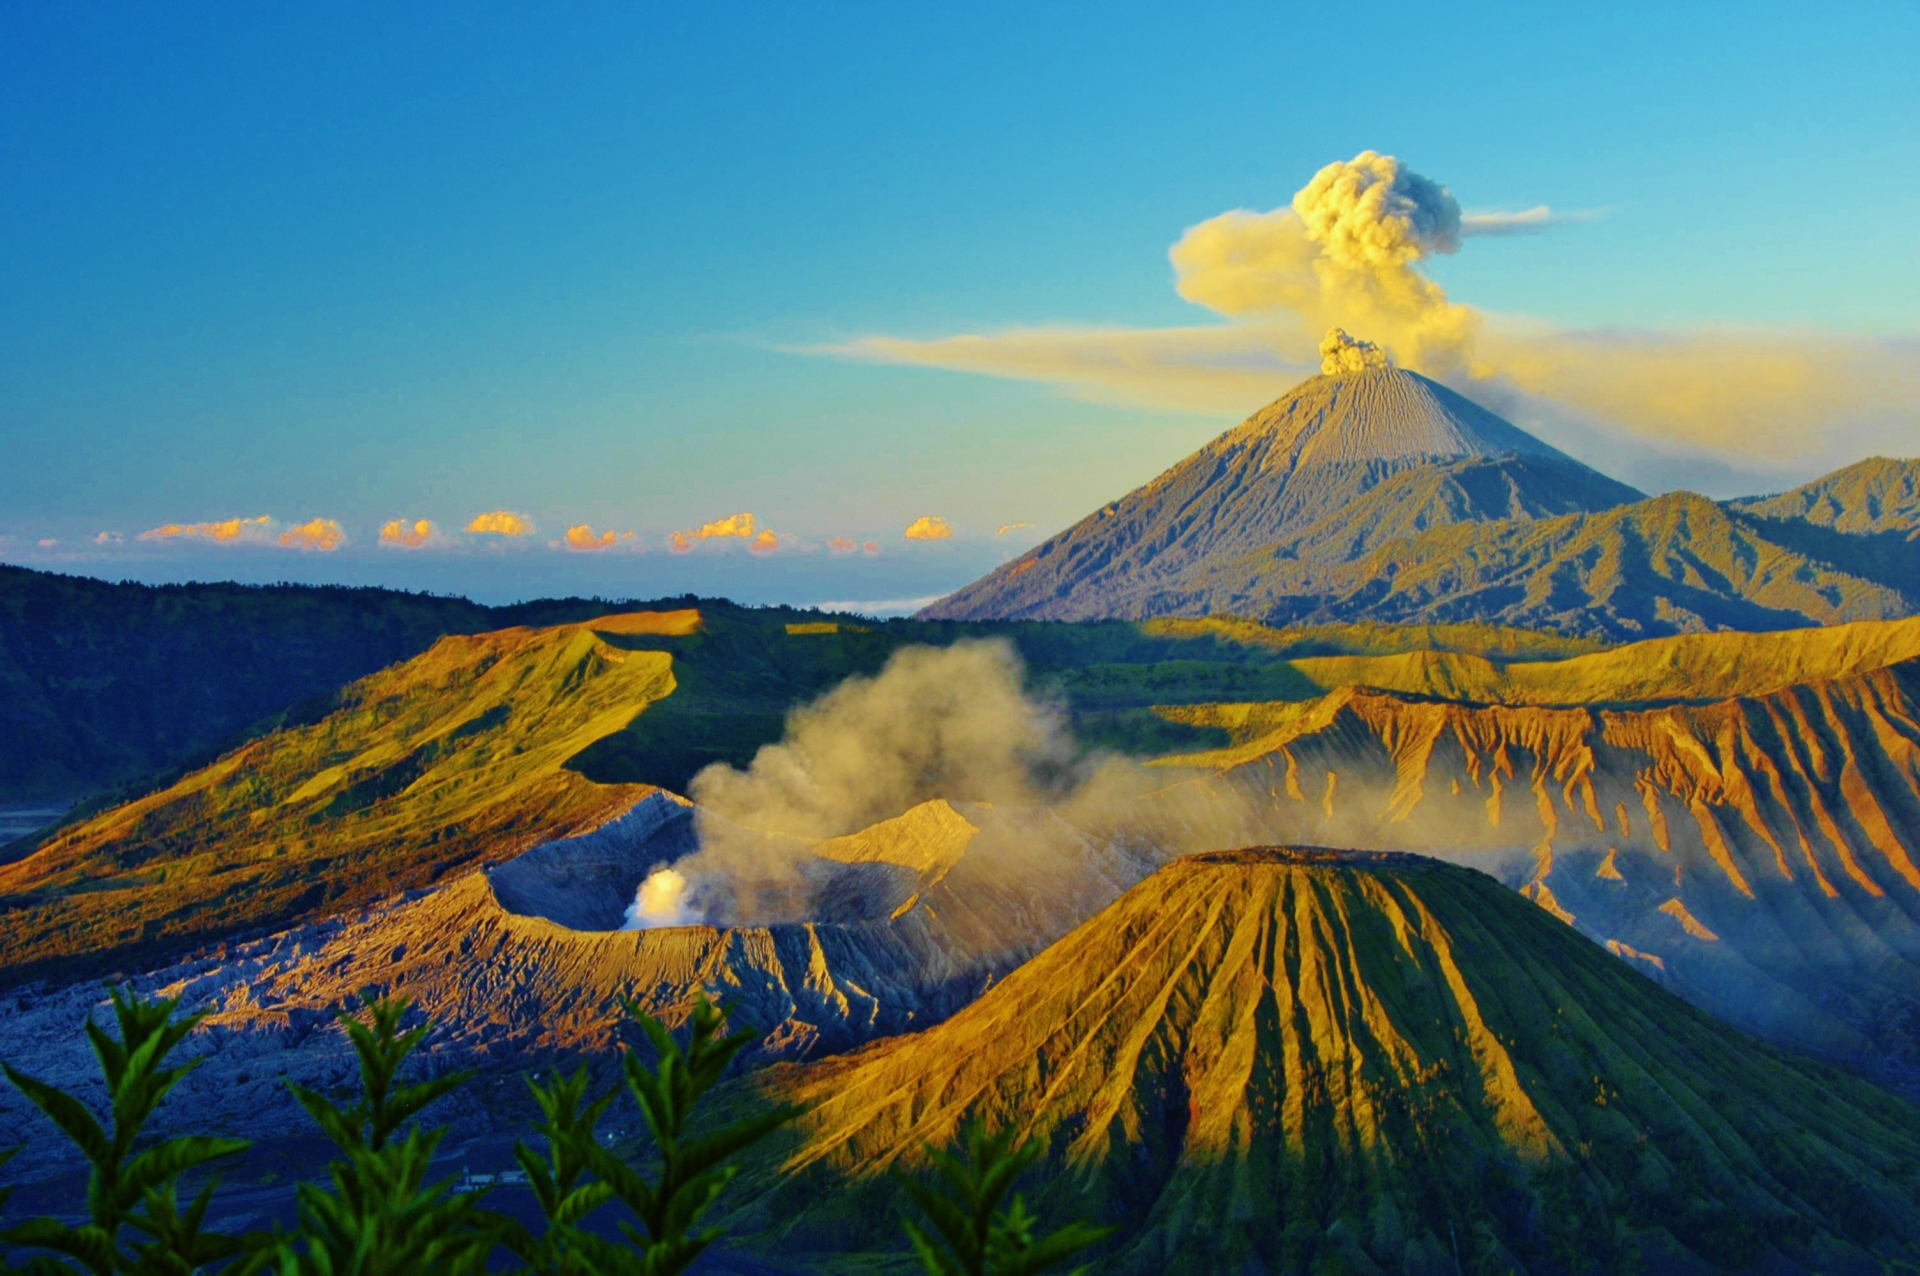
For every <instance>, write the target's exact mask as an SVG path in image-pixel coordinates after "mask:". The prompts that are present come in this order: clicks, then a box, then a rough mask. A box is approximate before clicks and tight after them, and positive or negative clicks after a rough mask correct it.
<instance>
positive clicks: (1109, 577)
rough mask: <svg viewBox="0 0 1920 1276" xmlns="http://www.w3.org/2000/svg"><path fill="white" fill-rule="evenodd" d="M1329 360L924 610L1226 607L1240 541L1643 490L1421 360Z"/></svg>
mask: <svg viewBox="0 0 1920 1276" xmlns="http://www.w3.org/2000/svg"><path fill="white" fill-rule="evenodd" d="M1335 335H1337V336H1338V337H1339V338H1340V339H1341V340H1347V345H1346V346H1344V347H1341V349H1342V350H1351V349H1355V348H1360V347H1364V346H1365V343H1353V342H1351V341H1350V340H1348V339H1346V338H1345V334H1335ZM1328 340H1329V343H1330V344H1332V343H1334V342H1335V336H1329V339H1328ZM1336 353H1338V351H1336ZM1363 365H1364V366H1363ZM1326 366H1327V367H1328V368H1329V369H1330V371H1328V372H1326V373H1323V374H1322V375H1320V376H1317V377H1312V378H1310V379H1308V380H1307V381H1304V382H1302V383H1301V384H1300V385H1298V386H1296V387H1295V388H1294V389H1292V390H1291V391H1289V392H1288V393H1287V394H1285V395H1283V396H1282V397H1281V398H1279V399H1278V400H1276V401H1275V402H1273V403H1272V404H1269V405H1268V406H1267V407H1265V408H1263V409H1262V410H1260V411H1259V412H1256V413H1255V414H1254V415H1253V416H1251V417H1249V418H1248V419H1247V420H1246V421H1245V422H1244V423H1242V424H1241V425H1239V426H1237V427H1236V428H1234V429H1232V430H1230V431H1228V432H1227V433H1225V434H1223V435H1221V436H1220V437H1219V438H1217V439H1215V440H1214V441H1213V442H1212V443H1209V444H1208V445H1207V446H1206V447H1204V448H1202V449H1200V451H1198V452H1196V453H1194V454H1193V455H1192V456H1190V457H1188V458H1187V459H1186V460H1184V461H1181V462H1180V463H1179V464H1178V465H1176V466H1174V467H1173V468H1172V469H1170V470H1168V471H1167V472H1166V473H1165V474H1162V475H1161V476H1160V477H1159V478H1157V479H1155V480H1153V481H1152V482H1151V483H1148V484H1147V485H1146V486H1145V487H1142V488H1138V489H1136V490H1135V491H1133V492H1130V493H1128V494H1127V495H1126V496H1124V497H1122V498H1121V499H1120V500H1118V501H1115V502H1114V503H1113V504H1111V505H1108V506H1106V507H1105V508H1103V509H1101V510H1099V511H1098V512H1096V513H1094V514H1092V515H1090V516H1088V517H1087V518H1084V519H1082V520H1081V521H1080V522H1079V523H1077V524H1075V525H1074V526H1073V527H1071V528H1069V529H1068V530H1066V531H1065V532H1062V533H1061V534H1060V535H1058V536H1056V537H1054V538H1053V539H1052V540H1049V541H1047V542H1046V543H1045V544H1043V545H1041V546H1039V547H1038V548H1036V549H1034V550H1033V551H1031V552H1030V553H1028V554H1025V555H1022V556H1021V557H1020V558H1018V559H1016V560H1014V561H1013V562H1011V563H1008V564H1006V565H1005V566H1003V567H1001V568H999V569H997V570H996V571H994V572H993V573H992V574H990V575H988V576H986V577H984V578H982V579H981V580H979V581H976V582H975V583H973V584H972V585H969V586H967V587H966V588H965V589H962V590H960V591H959V592H958V593H956V594H953V595H951V596H950V597H948V598H945V599H943V600H941V601H940V602H938V603H936V604H934V605H933V606H932V607H930V608H928V609H927V611H926V612H925V613H924V614H925V615H927V616H929V617H937V618H944V619H955V620H985V619H1042V620H1085V619H1093V618H1100V617H1122V618H1132V619H1139V618H1144V617H1150V616H1160V615H1198V614H1204V613H1207V612H1220V611H1231V610H1235V609H1236V607H1235V606H1234V605H1233V604H1234V603H1235V602H1236V599H1234V598H1232V597H1230V596H1229V595H1230V594H1231V593H1232V591H1231V590H1230V589H1223V587H1222V585H1221V583H1220V582H1219V581H1217V580H1215V579H1214V577H1215V575H1216V574H1217V573H1218V572H1219V571H1220V569H1222V568H1223V567H1226V566H1227V565H1229V564H1231V563H1234V562H1235V561H1237V560H1240V559H1243V558H1245V557H1246V556H1248V555H1255V556H1258V557H1260V558H1262V559H1264V560H1266V561H1269V562H1271V561H1275V560H1281V561H1285V562H1289V563H1292V564H1295V565H1297V566H1304V567H1308V568H1314V567H1326V568H1330V567H1333V566H1336V565H1338V564H1341V563H1346V562H1350V561H1352V560H1353V559H1355V558H1358V557H1361V556H1362V555H1364V554H1366V553H1368V552H1369V551H1371V550H1373V549H1375V548H1377V547H1379V546H1381V545H1384V544H1386V543H1388V542H1390V541H1392V540H1395V539H1397V538H1401V537H1406V536H1410V535H1414V534H1416V533H1418V532H1421V531H1424V530H1426V529H1428V528H1432V527H1442V526H1447V525H1450V524H1454V523H1459V522H1473V521H1482V520H1487V519H1503V518H1518V519H1532V518H1542V517H1548V516H1552V515H1557V514H1570V513H1576V512H1581V511H1590V510H1604V509H1610V508H1612V507H1614V506H1617V505H1623V504H1626V503H1628V502H1631V501H1635V500H1638V499H1640V496H1641V493H1639V492H1637V491H1635V490H1634V489H1633V488H1631V487H1628V486H1627V485H1626V484H1624V483H1620V482H1617V481H1615V480H1614V479H1611V478H1608V477H1607V476H1606V475H1604V474H1601V473H1599V472H1598V471H1595V470H1592V469H1589V468H1588V467H1586V466H1584V465H1582V464H1580V463H1579V462H1578V461H1575V460H1574V459H1573V458H1572V457H1569V456H1567V455H1565V454H1564V453H1562V452H1559V451H1557V450H1555V449H1554V448H1552V447H1549V446H1548V445H1547V444H1545V443H1542V442H1541V441H1540V440H1538V439H1536V438H1534V437H1533V436H1532V435H1529V434H1527V433H1526V432H1525V431H1523V430H1521V429H1520V428H1518V427H1517V426H1514V425H1512V424H1511V423H1509V422H1507V421H1505V420H1503V419H1502V418H1500V417H1499V416H1496V415H1495V414H1494V413H1492V412H1489V411H1488V410H1487V409H1485V408H1483V407H1481V406H1480V405H1479V404H1477V403H1474V402H1473V401H1472V400H1470V399H1467V398H1465V397H1464V396H1462V395H1459V394H1456V393H1455V392H1454V391H1452V390H1449V389H1448V388H1447V387H1445V386H1443V385H1440V384H1438V383H1437V382H1434V381H1430V380H1428V379H1427V378H1426V377H1423V376H1421V375H1419V374H1418V373H1415V372H1408V371H1406V370H1404V369H1401V368H1394V367H1389V366H1385V365H1384V364H1382V363H1379V362H1378V361H1369V360H1347V361H1345V364H1344V366H1343V363H1342V361H1341V360H1339V359H1336V358H1335V357H1333V355H1331V354H1330V355H1329V357H1328V359H1327V363H1326ZM1238 601H1240V602H1242V603H1244V599H1242V600H1238ZM1241 610H1245V608H1244V607H1242V608H1241Z"/></svg>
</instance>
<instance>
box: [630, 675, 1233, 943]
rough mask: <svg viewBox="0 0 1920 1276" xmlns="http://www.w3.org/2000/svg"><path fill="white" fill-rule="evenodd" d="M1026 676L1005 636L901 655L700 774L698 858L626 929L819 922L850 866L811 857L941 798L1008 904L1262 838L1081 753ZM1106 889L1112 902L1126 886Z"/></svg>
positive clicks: (1180, 791)
mask: <svg viewBox="0 0 1920 1276" xmlns="http://www.w3.org/2000/svg"><path fill="white" fill-rule="evenodd" d="M1023 676H1024V670H1023V668H1022V665H1021V662H1020V658H1019V656H1018V655H1017V654H1016V653H1015V651H1014V649H1013V648H1012V646H1011V645H1010V644H1008V643H1006V642H1005V641H1004V640H997V639H996V640H985V641H965V642H959V643H956V644H954V645H953V646H950V647H939V648H936V647H908V648H903V649H901V650H900V651H898V652H896V653H894V655H893V657H892V658H891V659H890V660H889V661H888V663H887V665H886V666H885V668H884V669H882V670H881V672H880V673H879V674H878V675H876V676H874V677H871V678H868V677H854V678H850V679H848V680H847V681H846V682H844V683H842V684H840V685H839V686H838V687H836V688H834V689H833V690H831V691H829V692H827V693H826V694H825V695H823V696H821V697H820V698H819V699H818V700H816V701H814V702H812V703H811V704H808V705H805V706H803V707H801V708H799V709H796V710H795V711H793V712H792V713H791V714H790V715H789V717H788V720H787V727H786V733H785V738H783V739H782V740H781V741H780V742H779V743H778V744H772V745H768V746H766V747H764V748H762V749H761V750H760V751H759V753H758V754H757V755H756V756H755V758H754V759H753V761H752V763H751V764H750V765H749V766H748V767H747V768H746V769H745V770H737V769H735V768H733V767H730V766H726V765H724V764H716V765H714V766H710V767H708V768H707V769H705V770H704V771H701V772H700V773H699V774H698V775H696V776H695V777H694V779H693V783H692V785H691V787H690V796H691V797H692V799H693V801H694V804H695V810H696V817H695V818H696V820H697V828H698V832H699V843H700V849H699V850H698V851H696V852H695V853H694V854H692V855H690V856H687V857H685V858H682V859H680V860H678V861H677V862H675V863H673V864H671V865H669V866H665V867H663V868H660V869H657V870H656V871H655V872H654V873H653V874H652V875H651V876H649V877H648V878H647V879H646V880H645V881H644V882H643V883H642V884H641V886H640V889H639V892H638V895H637V897H636V898H635V900H634V904H633V907H632V908H631V909H630V910H629V912H628V922H627V924H628V927H629V928H639V927H652V926H666V925H684V924H686V923H688V922H689V921H693V920H699V921H704V922H706V923H708V924H711V925H721V926H725V925H772V924H777V923H781V922H790V921H800V920H814V919H817V918H818V916H819V914H820V911H821V908H822V906H823V901H822V899H821V897H820V892H821V891H822V889H823V888H824V886H825V884H826V881H827V879H828V878H829V877H831V876H832V875H833V874H834V873H836V872H840V871H843V867H844V866H842V865H837V864H834V863H832V862H830V861H826V860H823V859H821V858H819V857H818V856H817V855H815V853H814V847H815V846H817V845H818V844H819V843H820V842H821V841H823V840H825V839H828V838H835V837H841V836H845V835H847V834H851V833H856V832H859V831H861V830H863V829H868V828H871V827H872V826H874V825H876V824H879V823H880V822H882V821H885V820H889V819H892V818H894V817H896V816H899V815H902V814H903V813H905V812H907V811H909V810H911V809H912V808H914V807H916V806H919V805H920V804H922V803H925V802H929V801H931V800H933V799H937V798H938V799H946V800H948V801H950V802H954V803H958V804H990V806H991V810H990V811H988V810H986V809H985V808H983V807H976V806H967V807H966V809H967V810H969V811H970V812H972V815H971V816H970V817H969V818H972V819H975V820H979V821H981V828H980V833H979V834H978V835H977V836H976V837H975V838H974V839H973V840H972V841H971V842H970V843H969V844H968V846H967V849H966V851H965V855H966V857H968V858H969V859H973V860H975V861H976V862H978V863H980V864H991V866H992V875H993V879H994V881H995V883H996V885H997V886H999V887H1003V888H1005V889H1008V890H1012V891H1015V892H1020V891H1023V890H1027V891H1032V890H1041V889H1044V890H1047V891H1073V890H1075V889H1076V887H1077V886H1080V885H1086V886H1087V887H1088V888H1089V889H1090V890H1095V892H1096V893H1098V888H1100V887H1101V886H1102V883H1100V882H1093V881H1091V880H1088V881H1085V882H1083V881H1081V880H1080V879H1081V878H1083V877H1088V876H1089V875H1091V876H1103V875H1104V876H1103V880H1104V878H1110V877H1111V876H1112V875H1113V874H1115V873H1119V874H1121V875H1123V876H1128V877H1131V878H1137V877H1138V876H1143V875H1144V874H1145V873H1146V872H1148V871H1151V869H1152V868H1153V867H1156V866H1157V865H1158V864H1159V863H1160V862H1161V861H1163V860H1164V859H1167V858H1171V857H1173V856H1177V855H1181V854H1185V853H1187V852H1189V851H1196V850H1207V849H1218V848H1219V847H1222V846H1228V845H1242V844H1244V843H1245V842H1246V841H1248V840H1259V831H1260V830H1259V827H1258V821H1257V820H1255V819H1253V818H1252V814H1253V813H1252V810H1251V807H1250V805H1249V804H1248V803H1246V802H1244V801H1241V800H1240V799H1238V798H1237V797H1235V796H1232V795H1228V794H1222V793H1204V794H1203V793H1201V792H1200V791H1198V790H1191V791H1189V790H1188V789H1187V788H1186V787H1185V786H1182V785H1181V784H1179V783H1178V782H1179V781H1180V780H1181V779H1183V778H1184V777H1185V773H1181V772H1170V771H1166V770H1161V769H1155V768H1148V767H1146V766H1143V765H1141V764H1139V763H1137V762H1134V761H1131V760H1128V759H1124V758H1119V757H1114V756H1111V755H1090V754H1088V753H1086V752H1085V751H1083V750H1082V749H1081V748H1080V746H1079V745H1078V744H1077V742H1076V741H1075V740H1074V738H1073V735H1072V732H1071V730H1070V729H1069V727H1068V723H1067V717H1066V713H1065V711H1064V709H1063V708H1062V707H1061V706H1060V705H1058V704H1054V703H1050V702H1047V701H1045V700H1043V699H1040V698H1037V697H1035V696H1032V695H1029V694H1028V693H1027V692H1026V691H1025V689H1024V688H1023ZM1165 794H1177V795H1178V796H1177V797H1173V798H1164V797H1160V796H1157V795H1165ZM914 853H915V852H914V851H913V850H911V849H910V848H909V849H908V850H907V851H906V854H907V855H908V856H909V857H910V856H911V855H912V854H914ZM1116 865H1119V866H1121V867H1116ZM956 871H957V870H956ZM1106 884H1110V885H1111V886H1112V887H1113V889H1112V890H1111V891H1110V892H1108V893H1109V894H1110V895H1111V894H1118V892H1119V890H1122V889H1125V887H1126V886H1129V885H1131V884H1132V881H1131V880H1125V881H1117V882H1109V883H1106Z"/></svg>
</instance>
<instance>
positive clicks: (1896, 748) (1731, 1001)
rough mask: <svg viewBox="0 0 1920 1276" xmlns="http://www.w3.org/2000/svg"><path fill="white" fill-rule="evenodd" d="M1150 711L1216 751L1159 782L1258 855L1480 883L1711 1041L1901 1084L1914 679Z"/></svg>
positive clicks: (1916, 843)
mask: <svg viewBox="0 0 1920 1276" xmlns="http://www.w3.org/2000/svg"><path fill="white" fill-rule="evenodd" d="M1803 636H1821V637H1824V636H1825V631H1813V634H1811V635H1799V634H1794V635H1784V634H1783V635H1780V636H1779V637H1778V639H1777V641H1779V642H1781V643H1791V642H1793V641H1794V640H1796V639H1798V638H1801V637H1803ZM1714 637H1715V638H1717V639H1723V638H1726V637H1730V636H1728V635H1715V636H1714ZM1676 641H1683V640H1676ZM1627 650H1632V649H1627ZM1588 659H1591V658H1588ZM1567 663H1568V664H1569V665H1578V664H1580V663H1582V662H1581V661H1569V662H1567ZM1701 663H1703V664H1706V663H1711V662H1710V658H1709V659H1703V660H1702V662H1701ZM1757 680H1762V679H1757ZM1164 712H1166V713H1167V714H1168V715H1169V716H1172V717H1176V718H1180V719H1182V720H1185V721H1189V722H1192V723H1195V724H1197V725H1206V726H1213V727H1218V728H1223V729H1226V730H1228V731H1230V732H1232V734H1233V735H1234V737H1235V743H1234V744H1233V745H1232V746H1231V747H1229V748H1227V749H1223V750H1220V751H1218V752H1215V753H1211V754H1204V755H1194V756H1189V757H1185V758H1175V759H1168V762H1169V764H1170V765H1190V766H1200V767H1205V768H1207V769H1208V770H1210V771H1212V772H1213V773H1214V774H1212V775H1211V776H1209V777H1208V778H1207V780H1206V781H1205V786H1206V790H1207V792H1208V793H1209V794H1210V795H1214V796H1215V797H1217V798H1222V799H1223V798H1225V797H1226V795H1227V794H1229V793H1232V792H1238V793H1240V794H1242V795H1243V796H1244V799H1245V800H1246V801H1247V802H1248V803H1249V804H1251V805H1252V806H1253V807H1255V808H1256V809H1258V810H1261V811H1263V812H1264V813H1265V816H1264V818H1265V819H1266V820H1267V821H1269V824H1268V827H1270V828H1272V829H1273V830H1274V832H1273V834H1272V835H1273V836H1277V837H1290V838H1298V839H1301V840H1306V839H1312V840H1314V841H1317V842H1320V843H1323V844H1330V845H1341V846H1354V847H1364V848H1380V849H1394V850H1417V851H1421V852H1426V853H1433V854H1444V855H1447V856H1449V857H1457V858H1460V859H1462V860H1464V861H1465V862H1467V863H1472V864H1476V865H1480V866H1483V867H1485V868H1486V869H1487V870H1488V871H1489V872H1494V873H1496V874H1497V875H1499V876H1500V877H1501V878H1502V879H1503V880H1505V881H1506V882H1507V883H1508V884H1509V885H1512V886H1515V887H1518V888H1520V889H1521V890H1522V891H1523V892H1524V893H1525V894H1527V895H1528V896H1529V897H1531V898H1533V899H1534V900H1536V902H1538V903H1539V904H1540V905H1541V906H1542V907H1543V908H1545V909H1546V910H1547V911H1549V912H1552V913H1554V914H1555V915H1557V916H1560V917H1562V918H1563V919H1564V920H1566V921H1567V922H1569V923H1571V924H1572V925H1574V926H1576V927H1577V928H1579V929H1580V930H1582V931H1583V932H1585V933H1586V934H1587V935H1589V936H1591V937H1592V938H1593V939H1595V940H1597V941H1600V942H1605V943H1609V944H1611V945H1613V946H1614V947H1615V949H1616V951H1617V952H1619V953H1620V955H1621V956H1622V957H1623V958H1625V959H1628V960H1630V961H1633V962H1635V963H1636V964H1639V965H1641V966H1642V967H1643V968H1644V969H1645V970H1646V971H1647V972H1648V973H1649V974H1651V975H1653V976H1654V977H1655V978H1657V979H1660V980H1662V981H1663V982H1666V983H1668V984H1669V986H1671V987H1673V988H1674V989H1675V990H1676V991H1679V992H1682V993H1683V994H1684V995H1685V996H1687V997H1688V998H1689V999H1690V1000H1692V1001H1694V1002H1695V1003H1696V1004H1698V1005H1701V1006H1702V1007H1704V1008H1706V1009H1708V1010H1709V1011H1711V1012H1713V1013H1715V1014H1717V1015H1720V1016H1721V1017H1723V1018H1725V1019H1727V1020H1728V1021H1729V1022H1732V1023H1734V1024H1736V1025H1738V1026H1740V1027H1743V1028H1745V1029H1747V1030H1748V1031H1751V1032H1756V1033H1759V1034H1761V1035H1763V1036H1766V1037H1769V1038H1771V1039H1774V1040H1778V1041H1786V1042H1790V1043H1794V1044H1797V1045H1799V1046H1802V1047H1804V1048H1808V1049H1813V1050H1817V1051H1821V1052H1823V1053H1826V1054H1829V1055H1833V1056H1840V1057H1846V1058H1850V1059H1855V1060H1860V1061H1862V1062H1865V1063H1868V1064H1870V1065H1872V1066H1873V1067H1875V1068H1878V1069H1881V1070H1883V1073H1884V1075H1886V1076H1888V1077H1889V1078H1890V1079H1893V1080H1896V1081H1898V1082H1900V1083H1901V1084H1903V1085H1907V1086H1913V1085H1915V1084H1916V1082H1920V660H1910V661H1907V662H1905V663H1902V664H1898V665H1894V666H1891V667H1889V668H1884V669H1877V670H1870V671H1862V672H1856V673H1852V674H1849V675H1846V676H1844V677H1837V678H1833V679H1831V680H1823V681H1816V682H1811V683H1805V684H1801V685H1796V686H1790V687H1786V688H1783V689H1780V690H1776V691H1771V692H1767V693H1765V694H1759V695H1747V696H1741V697H1738V698H1731V699H1726V700H1721V701H1717V702H1713V703H1704V704H1703V703H1675V704H1667V705H1661V706H1656V707H1646V708H1610V707H1604V705H1603V706H1596V707H1586V706H1577V705H1576V706H1568V707H1558V708H1553V707H1536V706H1509V705H1485V704H1481V705H1475V704H1460V703H1449V702H1446V701H1438V700H1432V699H1425V698H1417V697H1409V696H1402V695H1395V694H1389V693H1384V692H1374V691H1366V690H1356V689H1351V688H1350V689H1344V690H1340V691H1335V692H1332V693H1330V694H1328V695H1327V696H1324V697H1322V698H1320V699H1317V700H1313V701H1310V702H1307V703H1300V704H1285V703H1280V704H1269V705H1214V706H1198V707H1191V708H1185V709H1168V710H1165V711H1164Z"/></svg>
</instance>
